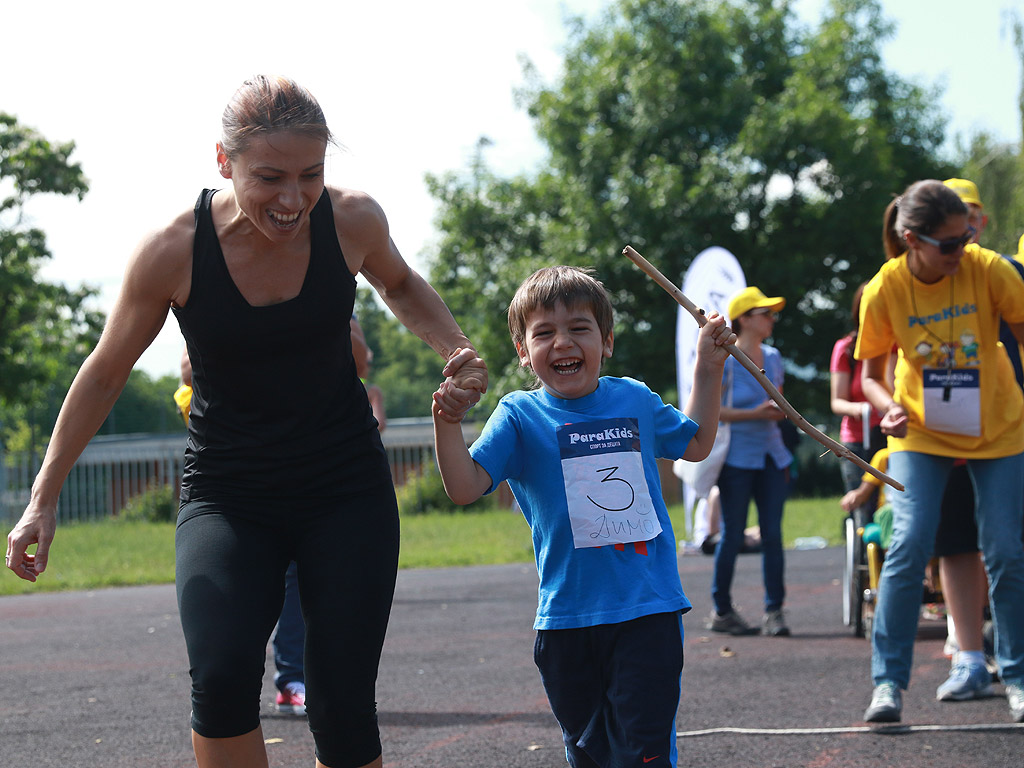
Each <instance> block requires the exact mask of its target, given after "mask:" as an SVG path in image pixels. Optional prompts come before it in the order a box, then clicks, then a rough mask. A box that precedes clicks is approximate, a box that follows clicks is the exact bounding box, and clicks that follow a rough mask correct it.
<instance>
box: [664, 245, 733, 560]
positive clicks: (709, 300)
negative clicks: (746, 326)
mask: <svg viewBox="0 0 1024 768" xmlns="http://www.w3.org/2000/svg"><path fill="white" fill-rule="evenodd" d="M746 287H747V279H746V277H745V276H744V274H743V268H742V267H740V263H739V261H737V260H736V257H735V256H733V255H732V254H731V253H730V252H729V251H727V250H726V249H725V248H721V247H719V246H717V245H714V246H711V247H710V248H706V249H704V250H703V251H701V252H700V253H699V254H697V257H696V258H695V259H694V260H693V261H692V262H691V263H690V268H689V269H688V270H686V275H685V276H684V277H683V285H682V291H683V293H684V294H685V295H686V297H687V298H688V299H690V301H692V302H693V303H694V304H696V305H697V306H698V307H700V308H702V309H703V310H704V312H705V313H707V314H709V315H710V314H711V313H712V312H718V313H719V314H720V315H723V316H724V317H725V319H726V322H730V321H731V318H730V317H729V313H728V312H727V311H726V308H727V305H728V303H729V299H730V298H731V297H732V296H733V294H735V293H736V292H737V291H740V290H742V289H744V288H746ZM698 331H700V327H699V326H698V325H697V321H696V320H694V319H693V317H691V315H690V313H689V312H687V311H686V310H685V309H684V308H683V307H682V306H680V307H679V312H678V314H677V316H676V379H677V383H678V386H679V407H680V408H684V407H685V406H686V401H687V399H688V398H689V396H690V389H691V388H692V387H693V368H694V364H695V363H696V360H697V333H698ZM694 466H695V465H694V464H693V462H689V461H683V460H682V459H680V460H678V461H677V462H676V463H675V466H674V470H675V474H676V476H677V477H679V478H680V479H681V480H682V481H683V504H684V508H685V509H686V528H687V531H686V532H687V535H688V539H689V541H690V542H691V543H690V547H692V548H694V549H696V548H698V547H699V546H700V543H701V541H703V539H704V537H705V536H706V535H707V531H708V521H707V519H706V516H707V505H706V504H703V503H702V504H700V505H698V506H697V507H696V510H695V509H694V507H695V503H696V502H697V499H696V494H695V493H694V491H693V488H692V487H691V483H692V482H693V478H688V477H687V472H686V471H685V470H686V469H687V468H692V467H694ZM694 515H696V516H698V517H700V516H702V515H703V517H704V518H705V519H698V520H694V519H693V516H694ZM680 543H681V544H683V543H684V542H680ZM696 551H699V549H696Z"/></svg>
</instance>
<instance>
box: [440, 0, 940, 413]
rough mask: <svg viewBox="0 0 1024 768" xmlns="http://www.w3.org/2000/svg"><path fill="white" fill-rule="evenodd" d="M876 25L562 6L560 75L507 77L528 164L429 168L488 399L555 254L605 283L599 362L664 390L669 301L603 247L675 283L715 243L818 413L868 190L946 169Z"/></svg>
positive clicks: (858, 6)
mask: <svg viewBox="0 0 1024 768" xmlns="http://www.w3.org/2000/svg"><path fill="white" fill-rule="evenodd" d="M890 34H891V28H890V25H889V23H888V22H887V21H886V20H885V19H884V18H883V16H882V13H881V8H880V4H879V2H877V0H831V1H830V2H829V4H828V6H827V8H826V9H825V11H824V14H823V17H822V19H821V21H820V22H819V23H818V24H817V25H816V26H814V27H813V28H810V29H808V28H804V27H802V26H801V25H799V24H798V23H797V21H796V19H795V16H794V14H793V12H792V9H791V8H790V3H789V2H787V0H723V1H722V2H710V1H702V0H694V1H693V2H678V1H677V0H619V2H617V3H616V4H614V5H613V6H611V7H610V8H609V9H608V11H607V12H606V14H605V15H604V16H603V17H602V18H601V19H599V20H598V21H597V22H595V23H593V24H592V25H590V26H587V25H586V24H585V23H584V22H583V21H582V20H575V21H573V22H572V23H571V31H570V42H569V45H568V48H567V53H566V57H565V62H564V67H563V70H562V72H561V75H560V76H559V78H558V79H557V82H555V83H553V84H546V83H542V82H541V81H540V80H539V78H538V77H537V76H536V74H535V72H534V71H533V70H532V69H531V68H530V67H529V66H528V65H527V67H526V79H527V82H526V85H525V86H524V87H523V88H522V89H521V91H520V93H519V94H518V95H519V99H520V101H521V103H522V104H523V105H524V106H525V107H526V109H527V110H528V113H529V115H530V116H531V117H532V119H533V120H534V123H535V126H536V131H537V134H538V136H539V138H540V139H541V141H542V142H543V143H544V144H545V145H546V146H547V149H548V153H549V157H548V160H547V162H546V164H545V166H544V167H543V168H542V169H541V170H540V171H539V172H537V173H536V175H533V176H527V175H524V176H520V177H516V178H513V179H500V178H496V177H494V176H493V175H492V174H491V173H489V172H488V170H487V169H486V166H485V165H484V164H483V163H480V162H476V163H474V164H473V168H472V171H471V174H470V175H469V176H468V177H467V176H463V175H459V174H455V173H450V174H447V175H445V176H441V177H431V178H429V179H428V184H429V187H430V190H431V192H432V194H433V195H434V197H435V198H436V199H437V200H438V201H439V203H440V211H439V215H438V224H439V228H440V229H441V231H442V233H443V236H442V239H441V241H440V243H439V246H438V249H437V253H436V255H435V257H434V259H433V261H432V268H431V272H430V274H431V282H432V284H433V285H434V286H435V287H437V289H438V291H439V292H440V293H441V294H442V296H443V297H444V299H445V301H446V302H447V303H448V304H449V306H451V307H452V308H453V311H454V312H455V314H456V316H457V317H458V319H459V321H460V323H462V324H463V328H464V329H465V330H466V332H467V334H468V335H469V336H470V338H472V339H473V340H474V342H475V343H477V344H478V345H479V347H480V351H481V352H482V354H483V355H484V357H485V359H486V360H487V361H488V363H489V365H490V367H491V372H492V379H491V381H492V396H496V395H500V394H501V393H502V392H504V391H507V389H509V388H511V387H513V386H520V385H521V382H522V377H521V374H518V373H517V372H516V361H515V359H514V356H513V355H512V352H511V347H510V344H509V341H508V334H507V331H505V329H504V318H503V314H502V309H504V307H505V306H507V304H508V301H509V299H510V298H511V296H512V294H513V292H514V290H515V287H516V285H517V284H518V283H519V282H520V281H521V280H522V279H523V278H524V277H526V275H528V274H529V273H530V272H532V271H533V270H534V269H536V268H537V267H539V266H542V265H549V264H555V263H566V264H574V265H588V266H593V267H594V268H595V270H596V272H597V275H598V277H599V278H600V279H601V280H602V281H603V282H604V283H605V285H606V286H607V287H608V289H609V291H610V293H611V296H612V299H613V302H614V304H615V308H616V317H617V321H616V328H615V334H616V343H615V356H614V357H613V358H612V359H611V360H610V361H609V362H608V365H607V368H606V370H607V371H608V372H609V373H611V374H617V375H623V374H625V375H631V376H635V377H639V378H643V379H645V380H646V381H647V382H648V383H649V384H650V385H651V386H652V388H654V389H655V390H657V391H660V392H662V393H666V394H667V393H671V392H673V391H674V377H675V355H674V335H675V332H674V327H675V317H676V311H677V307H676V305H675V303H674V302H673V301H672V300H671V298H670V297H668V296H667V295H666V294H665V293H664V291H662V289H661V288H659V287H658V286H657V285H655V284H654V283H653V282H652V281H651V280H650V279H648V278H647V277H646V276H645V275H644V274H643V273H642V272H640V271H639V270H638V269H636V267H635V266H634V265H633V264H632V263H631V262H630V261H629V260H628V259H626V258H624V257H623V256H622V255H621V251H622V248H623V246H625V245H626V244H631V245H633V246H634V247H635V248H636V249H637V250H638V251H640V252H641V253H642V254H643V255H644V256H646V257H647V258H648V259H649V260H650V261H651V262H653V263H654V264H655V266H657V267H658V268H659V269H660V270H661V271H662V272H664V273H665V274H666V275H667V276H669V277H670V278H671V279H673V280H675V281H677V282H680V281H681V279H682V276H683V275H684V273H685V271H686V269H687V267H688V266H689V264H690V262H691V261H692V259H693V258H694V257H695V256H696V255H697V254H698V253H699V252H700V251H702V250H703V249H704V248H706V247H707V246H710V245H720V246H723V247H725V248H727V249H729V250H730V251H732V252H733V253H734V254H736V256H737V258H738V259H739V260H740V263H741V264H742V266H743V269H744V272H745V273H746V276H747V280H748V282H749V283H750V284H753V285H758V286H759V287H761V288H762V289H763V290H764V291H765V292H766V293H767V294H769V295H781V296H785V297H786V298H787V300H788V302H789V303H788V305H787V309H786V311H785V312H784V313H783V315H782V319H781V321H780V323H779V324H778V329H777V332H776V337H775V344H776V346H777V347H778V348H779V349H780V350H781V351H782V353H783V355H784V356H785V357H786V358H787V360H788V363H789V365H790V374H791V375H790V377H789V379H788V380H787V395H788V396H789V397H790V399H791V400H792V402H793V403H794V404H795V405H797V406H798V408H800V409H801V410H806V412H807V413H808V414H810V415H811V417H812V418H813V417H814V416H815V415H817V416H818V417H819V418H829V417H828V384H827V369H828V359H829V352H830V350H831V348H832V344H833V342H834V341H835V339H836V338H838V337H839V336H841V335H843V333H845V332H846V331H847V330H848V328H849V326H850V318H849V301H850V297H851V295H852V293H853V291H854V289H855V288H856V286H857V285H858V284H859V283H860V282H862V281H864V280H866V279H867V278H869V277H870V276H871V275H872V274H874V272H875V271H876V270H877V268H878V266H879V264H880V263H881V262H882V260H883V258H884V257H883V253H882V248H881V245H880V237H879V234H880V229H881V220H882V213H883V211H884V209H885V206H886V205H887V203H888V202H889V200H890V199H891V196H892V194H894V193H896V192H898V191H899V190H901V189H903V188H904V187H905V186H906V185H907V184H908V183H909V182H911V181H913V180H915V179H918V178H925V177H939V178H943V177H944V175H947V174H948V172H949V171H950V170H951V169H950V167H949V166H947V165H945V164H944V163H942V162H941V161H940V160H938V159H937V158H939V157H940V147H941V145H942V143H943V140H944V133H943V122H942V119H941V116H940V115H939V113H938V112H937V110H936V108H935V107H934V106H933V105H934V104H935V103H936V102H937V99H936V98H935V97H936V94H935V93H932V92H927V91H924V90H922V89H921V88H919V87H917V86H914V85H912V84H910V83H908V82H905V81H903V80H902V79H900V78H899V77H897V76H896V75H894V74H892V73H890V72H888V71H886V69H885V68H884V67H883V65H882V63H881V56H880V45H881V44H882V42H883V41H884V40H885V39H886V38H887V37H888V36H889V35H890ZM481 151H482V149H481ZM793 374H795V375H793Z"/></svg>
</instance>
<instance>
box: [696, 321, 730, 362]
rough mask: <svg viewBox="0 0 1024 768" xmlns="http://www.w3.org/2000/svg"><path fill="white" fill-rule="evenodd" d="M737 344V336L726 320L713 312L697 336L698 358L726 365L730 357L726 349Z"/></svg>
mask: <svg viewBox="0 0 1024 768" xmlns="http://www.w3.org/2000/svg"><path fill="white" fill-rule="evenodd" d="M735 343H736V334H735V333H733V332H732V328H730V327H729V326H727V325H726V324H725V318H724V317H722V316H721V315H720V314H718V313H717V312H712V313H711V314H710V315H708V321H707V322H706V323H705V324H704V326H703V327H702V328H701V329H700V333H698V334H697V357H698V358H703V359H704V360H706V361H708V362H712V363H717V364H718V365H725V359H726V358H727V357H729V351H728V350H727V349H726V347H728V346H730V345H732V344H735Z"/></svg>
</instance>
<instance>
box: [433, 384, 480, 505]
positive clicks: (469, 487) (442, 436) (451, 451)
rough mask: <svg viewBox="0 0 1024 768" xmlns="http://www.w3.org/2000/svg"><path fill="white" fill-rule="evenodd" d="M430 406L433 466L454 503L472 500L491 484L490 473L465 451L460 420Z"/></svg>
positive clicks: (467, 450) (435, 404) (462, 503)
mask: <svg viewBox="0 0 1024 768" xmlns="http://www.w3.org/2000/svg"><path fill="white" fill-rule="evenodd" d="M430 410H431V413H433V416H434V451H435V455H436V457H437V469H438V471H440V473H441V480H442V482H444V490H445V493H447V494H448V498H450V499H451V500H452V501H454V502H455V503H456V504H459V505H464V504H472V503H473V502H474V501H476V500H477V499H479V498H480V497H481V496H483V495H484V492H485V491H486V490H487V489H488V488H490V487H491V476H490V475H488V474H487V472H486V471H484V468H483V467H481V466H480V465H479V464H477V463H476V462H475V461H473V457H472V456H470V455H469V448H467V447H466V439H465V437H463V435H462V423H461V422H454V423H453V422H451V421H448V420H447V419H445V418H443V417H442V416H441V410H440V408H439V407H438V405H437V403H436V402H435V403H434V405H433V407H432V408H431V409H430Z"/></svg>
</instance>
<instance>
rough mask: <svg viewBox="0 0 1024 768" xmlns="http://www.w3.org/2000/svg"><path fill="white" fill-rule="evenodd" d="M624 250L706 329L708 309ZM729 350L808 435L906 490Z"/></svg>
mask: <svg viewBox="0 0 1024 768" xmlns="http://www.w3.org/2000/svg"><path fill="white" fill-rule="evenodd" d="M622 252H623V254H625V255H626V256H627V257H629V259H630V260H631V261H632V262H633V263H634V264H636V265H637V266H638V267H640V269H642V270H643V271H644V272H646V273H647V276H648V277H650V278H651V279H652V280H654V282H656V283H657V284H658V285H660V286H661V287H662V288H664V289H665V290H666V291H668V292H669V293H670V294H671V295H672V298H674V299H675V300H676V301H677V302H678V303H679V304H680V305H681V306H682V307H683V308H684V309H685V310H686V311H687V312H689V313H690V314H691V315H693V319H694V320H696V321H697V325H699V326H700V327H702V328H703V327H704V325H705V324H707V322H708V319H707V317H705V315H704V310H703V309H701V308H700V307H698V306H697V305H696V304H694V303H693V302H692V301H690V300H689V299H688V298H686V295H685V294H684V293H683V292H682V291H681V290H679V288H677V287H676V286H675V284H674V283H673V282H672V281H671V280H669V279H668V278H667V277H665V276H664V275H663V274H661V272H659V271H658V269H657V268H656V267H655V266H654V265H653V264H651V263H650V262H649V261H648V260H647V259H645V258H644V257H643V256H641V255H640V254H639V253H637V252H636V251H635V250H634V249H633V246H631V245H627V246H626V247H625V248H624V249H623V251H622ZM725 349H726V351H728V353H729V354H730V355H732V356H733V357H735V358H736V361H737V362H738V363H739V364H740V365H742V366H743V367H744V368H746V369H747V370H748V371H750V373H751V374H753V376H754V378H755V379H757V382H758V383H759V384H760V385H761V386H762V387H764V391H765V392H767V393H768V396H769V397H770V398H771V399H772V400H774V401H775V402H776V403H778V405H779V407H780V408H781V409H782V411H783V413H785V414H786V416H788V417H789V420H790V421H792V422H793V423H794V424H796V425H797V426H798V427H800V429H802V430H803V431H804V432H806V433H807V434H808V435H810V436H811V437H813V438H814V439H815V440H817V441H818V442H819V443H821V444H822V445H824V446H825V447H826V448H828V450H830V451H832V453H834V454H835V455H836V456H839V457H841V458H844V459H847V460H848V461H852V462H853V463H854V464H856V465H857V466H858V467H860V468H861V469H863V470H864V471H865V472H869V473H870V474H872V475H874V476H875V477H877V478H878V479H879V480H881V481H882V482H883V483H887V484H889V485H891V486H892V487H893V488H895V489H896V490H897V491H902V490H904V488H903V486H902V485H901V484H900V483H897V482H896V481H895V480H893V479H892V478H891V477H889V475H887V474H885V473H884V472H880V471H879V470H877V469H875V468H874V467H872V466H871V465H870V464H868V463H867V462H866V461H864V459H862V458H861V457H860V456H858V455H857V454H855V453H854V452H853V451H851V450H850V449H849V448H847V447H846V446H845V445H843V444H842V443H837V442H836V441H835V440H833V439H832V438H831V437H829V436H828V435H826V434H823V433H822V432H820V431H819V430H817V429H816V428H815V427H814V426H812V425H811V424H810V423H809V422H808V421H807V419H805V418H804V417H803V416H801V415H800V414H799V413H798V412H797V410H796V409H795V408H794V407H793V406H792V405H790V404H789V402H788V401H787V400H786V398H784V397H783V396H782V393H781V392H779V390H778V389H777V388H776V387H775V385H774V384H772V382H771V380H770V379H769V378H768V377H767V376H766V375H765V372H764V371H762V370H761V369H760V368H758V367H757V366H756V365H754V361H753V360H751V359H750V358H749V357H747V356H746V354H744V352H743V351H742V350H740V349H738V348H737V347H736V346H735V345H734V344H730V345H729V346H727V347H726V348H725ZM823 455H824V454H823Z"/></svg>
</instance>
